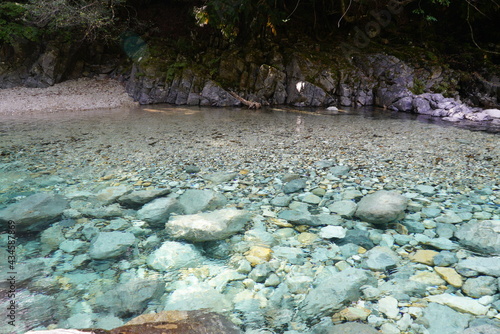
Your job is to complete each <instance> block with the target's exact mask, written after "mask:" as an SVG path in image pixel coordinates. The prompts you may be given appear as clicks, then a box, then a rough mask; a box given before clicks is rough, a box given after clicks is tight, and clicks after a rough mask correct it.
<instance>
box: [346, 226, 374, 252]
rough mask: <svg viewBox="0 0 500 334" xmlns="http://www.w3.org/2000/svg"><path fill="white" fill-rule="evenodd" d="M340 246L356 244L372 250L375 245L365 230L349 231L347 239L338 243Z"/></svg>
mask: <svg viewBox="0 0 500 334" xmlns="http://www.w3.org/2000/svg"><path fill="white" fill-rule="evenodd" d="M337 244H338V245H347V244H354V245H357V246H361V247H363V248H365V249H372V248H373V247H374V246H375V244H374V243H373V241H372V240H371V239H370V234H369V233H368V232H367V231H363V230H358V229H354V230H347V233H346V235H345V237H344V238H343V239H342V240H340V241H338V242H337Z"/></svg>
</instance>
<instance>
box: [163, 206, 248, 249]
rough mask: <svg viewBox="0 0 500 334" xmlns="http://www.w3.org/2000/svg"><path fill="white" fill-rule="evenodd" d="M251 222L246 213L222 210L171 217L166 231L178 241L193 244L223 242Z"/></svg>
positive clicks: (235, 210)
mask: <svg viewBox="0 0 500 334" xmlns="http://www.w3.org/2000/svg"><path fill="white" fill-rule="evenodd" d="M249 220H250V215H249V214H248V213H247V212H246V211H243V210H237V209H222V210H217V211H213V212H209V213H199V214H194V215H184V216H174V217H171V219H170V220H169V221H168V223H167V224H166V225H165V229H166V230H167V231H168V233H169V234H170V235H171V236H172V237H174V238H177V239H184V240H189V241H193V242H203V241H213V240H223V239H226V238H228V237H230V236H231V235H233V234H235V233H238V232H240V231H242V230H243V227H244V226H245V224H246V223H247V222H248V221H249Z"/></svg>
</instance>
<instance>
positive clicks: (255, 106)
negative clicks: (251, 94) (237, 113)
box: [229, 91, 262, 109]
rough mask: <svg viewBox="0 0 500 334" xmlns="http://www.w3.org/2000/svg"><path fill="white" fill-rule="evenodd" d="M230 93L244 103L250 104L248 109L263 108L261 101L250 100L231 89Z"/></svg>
mask: <svg viewBox="0 0 500 334" xmlns="http://www.w3.org/2000/svg"><path fill="white" fill-rule="evenodd" d="M229 94H231V95H232V96H233V97H234V98H235V99H237V100H238V101H240V102H241V103H243V104H244V105H246V106H248V109H260V108H262V104H261V103H259V102H254V101H248V100H245V99H244V98H242V97H241V96H239V95H238V94H236V93H235V92H233V91H229Z"/></svg>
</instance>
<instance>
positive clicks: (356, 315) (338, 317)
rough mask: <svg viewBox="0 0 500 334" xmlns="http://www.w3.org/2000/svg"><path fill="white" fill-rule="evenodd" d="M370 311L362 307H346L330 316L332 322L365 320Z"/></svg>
mask: <svg viewBox="0 0 500 334" xmlns="http://www.w3.org/2000/svg"><path fill="white" fill-rule="evenodd" d="M370 314H371V311H370V310H368V309H366V308H364V307H347V308H345V309H343V310H342V311H340V312H338V313H335V314H334V315H333V317H332V319H333V321H334V322H342V321H360V320H361V321H366V318H368V316H369V315H370Z"/></svg>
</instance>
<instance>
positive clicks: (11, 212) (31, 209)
mask: <svg viewBox="0 0 500 334" xmlns="http://www.w3.org/2000/svg"><path fill="white" fill-rule="evenodd" d="M67 206H68V202H67V200H66V198H64V197H63V196H61V195H57V194H53V193H38V194H34V195H31V196H28V197H26V198H24V199H22V200H20V201H19V202H17V203H14V204H11V205H9V206H8V207H6V208H5V209H3V210H1V211H0V224H1V226H2V229H5V228H6V227H7V222H8V221H14V222H15V226H16V232H39V231H43V230H44V229H45V228H46V227H48V226H49V225H50V224H51V223H53V222H55V221H57V220H58V219H59V218H60V217H61V215H62V214H63V211H64V210H65V209H66V207H67Z"/></svg>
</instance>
